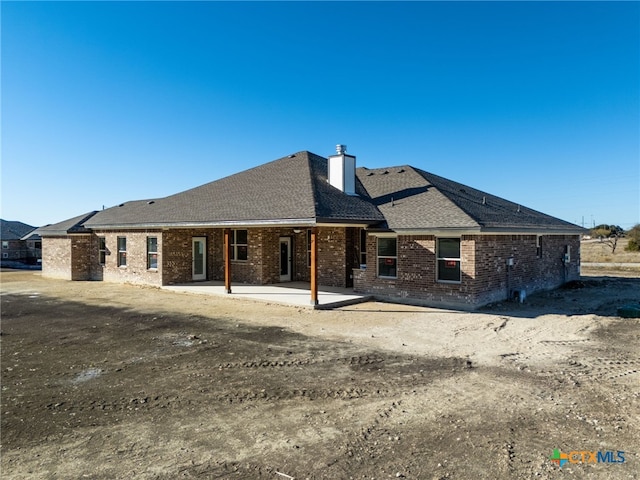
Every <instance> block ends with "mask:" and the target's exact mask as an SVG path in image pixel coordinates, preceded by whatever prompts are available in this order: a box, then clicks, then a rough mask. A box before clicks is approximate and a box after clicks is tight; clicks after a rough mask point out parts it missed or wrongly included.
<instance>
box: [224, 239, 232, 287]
mask: <svg viewBox="0 0 640 480" xmlns="http://www.w3.org/2000/svg"><path fill="white" fill-rule="evenodd" d="M224 289H225V291H226V292H227V293H231V229H230V228H225V229H224Z"/></svg>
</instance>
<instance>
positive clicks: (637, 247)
mask: <svg viewBox="0 0 640 480" xmlns="http://www.w3.org/2000/svg"><path fill="white" fill-rule="evenodd" d="M627 237H629V243H628V244H627V248H625V250H626V251H627V252H640V223H639V224H638V225H636V226H635V227H633V228H632V229H631V230H629V231H628V232H627Z"/></svg>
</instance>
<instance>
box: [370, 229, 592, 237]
mask: <svg viewBox="0 0 640 480" xmlns="http://www.w3.org/2000/svg"><path fill="white" fill-rule="evenodd" d="M394 232H395V234H396V235H431V236H435V237H447V236H449V237H458V236H462V235H583V233H582V232H578V231H576V230H540V229H532V230H523V229H514V230H507V229H502V230H493V231H492V230H491V229H476V230H474V229H468V228H452V229H437V230H429V229H424V230H418V229H406V230H405V229H398V230H395V231H394ZM380 233H386V232H380ZM371 234H372V235H377V233H376V232H371Z"/></svg>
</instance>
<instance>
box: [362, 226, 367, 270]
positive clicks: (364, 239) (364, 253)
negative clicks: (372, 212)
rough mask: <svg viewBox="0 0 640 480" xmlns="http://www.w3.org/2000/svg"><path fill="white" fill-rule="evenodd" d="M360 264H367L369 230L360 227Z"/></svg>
mask: <svg viewBox="0 0 640 480" xmlns="http://www.w3.org/2000/svg"><path fill="white" fill-rule="evenodd" d="M360 265H365V266H366V265H367V231H366V230H365V229H364V228H361V229H360Z"/></svg>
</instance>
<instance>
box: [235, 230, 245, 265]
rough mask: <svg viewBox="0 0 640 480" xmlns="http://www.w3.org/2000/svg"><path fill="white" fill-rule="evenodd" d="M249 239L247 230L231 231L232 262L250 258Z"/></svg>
mask: <svg viewBox="0 0 640 480" xmlns="http://www.w3.org/2000/svg"><path fill="white" fill-rule="evenodd" d="M247 238H248V234H247V230H232V231H231V260H246V259H247V258H248V255H247V252H248V250H249V248H248V246H247Z"/></svg>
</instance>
